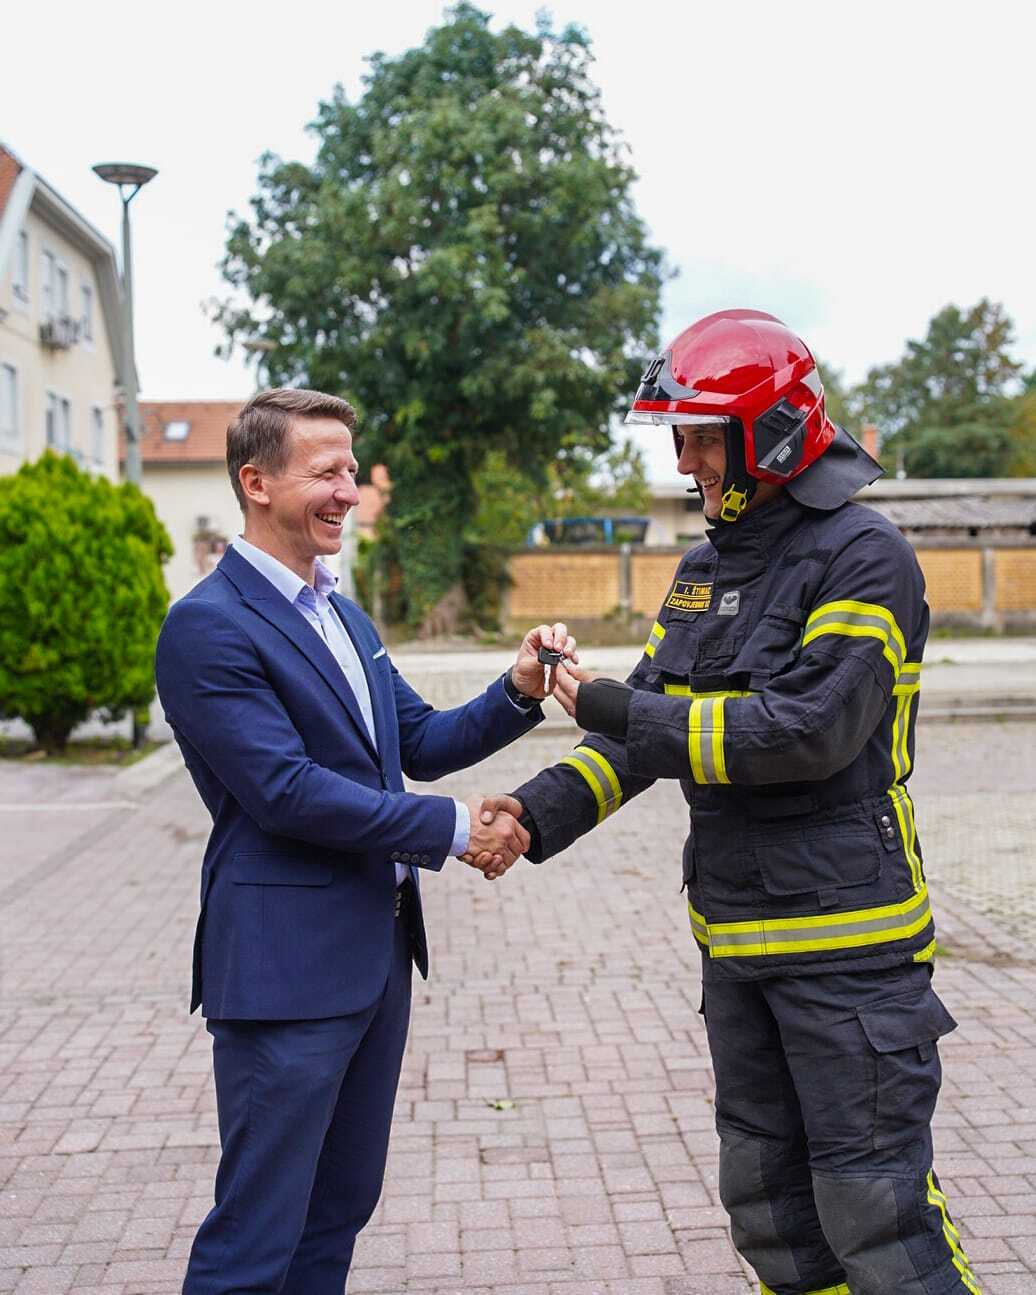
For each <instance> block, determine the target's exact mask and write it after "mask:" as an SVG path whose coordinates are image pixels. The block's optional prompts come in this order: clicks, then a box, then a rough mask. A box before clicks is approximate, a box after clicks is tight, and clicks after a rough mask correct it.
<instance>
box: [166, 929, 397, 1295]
mask: <svg viewBox="0 0 1036 1295" xmlns="http://www.w3.org/2000/svg"><path fill="white" fill-rule="evenodd" d="M393 938H394V945H395V947H394V956H393V959H392V965H391V970H390V973H389V977H388V980H387V982H386V984H385V988H384V990H383V992H382V994H381V996H380V998H379V999H378V1000H377V1001H376V1002H374V1003H373V1004H372V1005H371V1006H370V1007H369V1008H366V1009H365V1010H364V1011H362V1012H356V1013H354V1014H353V1015H351V1016H343V1017H331V1018H329V1019H326V1020H312V1021H226V1020H210V1021H209V1022H208V1029H209V1031H210V1033H211V1034H212V1036H213V1068H214V1072H215V1080H216V1103H217V1109H218V1115H219V1133H220V1145H221V1148H222V1154H221V1158H220V1163H219V1169H218V1171H217V1174H216V1203H215V1206H214V1208H213V1209H212V1210H211V1212H210V1213H209V1214H208V1216H207V1217H206V1218H205V1220H204V1222H203V1223H202V1225H201V1227H200V1229H199V1231H198V1235H197V1237H196V1238H195V1241H194V1245H193V1248H192V1250H191V1256H190V1260H189V1263H188V1268H187V1276H186V1279H185V1281H184V1286H183V1295H260V1292H261V1293H262V1295H267V1292H270V1293H272V1292H279V1293H280V1295H342V1292H343V1291H344V1290H345V1282H346V1277H347V1275H348V1272H349V1264H350V1262H351V1260H352V1254H353V1245H354V1243H355V1241H356V1236H357V1233H358V1232H359V1231H360V1229H361V1228H362V1227H363V1226H364V1224H365V1223H366V1222H367V1220H368V1219H369V1218H370V1216H371V1214H372V1213H373V1211H374V1207H375V1206H376V1205H377V1203H378V1197H379V1196H380V1194H381V1187H382V1181H383V1179H384V1172H385V1159H386V1156H387V1153H388V1141H389V1128H390V1125H391V1121H392V1108H393V1105H394V1103H395V1098H396V1088H397V1085H398V1081H399V1070H400V1066H401V1064H402V1058H403V1050H404V1047H405V1045H406V1036H407V1029H408V1027H409V1022H410V980H411V966H412V959H411V932H410V922H409V920H408V915H407V912H406V907H405V906H404V911H403V912H402V913H401V914H400V915H399V916H398V917H397V919H396V922H395V925H394V935H393Z"/></svg>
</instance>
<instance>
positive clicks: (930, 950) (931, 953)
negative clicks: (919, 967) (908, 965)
mask: <svg viewBox="0 0 1036 1295" xmlns="http://www.w3.org/2000/svg"><path fill="white" fill-rule="evenodd" d="M937 947H938V941H937V940H929V941H928V943H927V944H926V945H925V946H924V948H923V949H918V951H917V952H916V953H915V954H914V961H915V962H931V960H932V959H933V958H934V957H935V950H936V949H937Z"/></svg>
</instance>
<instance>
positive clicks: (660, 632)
mask: <svg viewBox="0 0 1036 1295" xmlns="http://www.w3.org/2000/svg"><path fill="white" fill-rule="evenodd" d="M664 638H665V626H664V625H660V624H659V623H658V621H655V623H654V625H652V626H651V633H650V634H649V635H648V639H647V642H646V643H645V644H644V651H645V653H646V654H647V655H648V656H654V655H655V648H657V647H658V645H659V643H661V642H662V640H663V639H664Z"/></svg>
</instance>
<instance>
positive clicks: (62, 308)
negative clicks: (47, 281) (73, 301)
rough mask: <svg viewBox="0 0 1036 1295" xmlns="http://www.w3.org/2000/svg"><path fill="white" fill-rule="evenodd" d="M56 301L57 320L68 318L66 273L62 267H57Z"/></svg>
mask: <svg viewBox="0 0 1036 1295" xmlns="http://www.w3.org/2000/svg"><path fill="white" fill-rule="evenodd" d="M56 282H57V301H56V302H55V303H54V305H55V313H56V314H57V316H58V318H59V319H67V318H68V271H67V270H66V269H65V267H64V266H63V265H59V266H58V267H57V280H56Z"/></svg>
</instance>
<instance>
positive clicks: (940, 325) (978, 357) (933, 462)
mask: <svg viewBox="0 0 1036 1295" xmlns="http://www.w3.org/2000/svg"><path fill="white" fill-rule="evenodd" d="M1012 330H1013V325H1012V323H1011V320H1010V318H1009V317H1008V315H1007V314H1006V312H1005V311H1004V308H1003V306H1001V305H1000V304H998V303H997V302H991V301H989V300H988V299H987V298H985V297H983V299H982V300H981V301H980V302H978V303H977V305H975V306H972V307H971V309H970V310H966V311H962V310H961V309H959V307H957V306H946V307H944V309H942V310H941V311H940V312H939V313H938V314H937V315H936V316H935V317H934V318H933V319H932V320H931V322H930V323H929V325H928V332H927V334H926V335H925V337H924V339H923V340H922V341H916V340H911V341H909V342H907V347H906V351H905V353H904V355H903V356H902V358H901V359H899V360H897V361H896V362H895V363H894V364H884V365H879V366H877V367H875V368H872V369H871V370H870V371H869V373H868V374H867V377H866V379H865V380H864V382H863V383H862V384H861V385H860V386H859V387H858V388H857V389H856V391H855V392H854V393H853V398H852V405H853V408H854V412H855V413H856V415H857V416H858V417H859V418H860V419H861V421H866V422H874V423H876V424H877V425H878V427H879V428H880V429H881V432H882V453H883V457H886V458H892V459H895V460H897V461H902V463H903V465H904V467H905V468H906V471H907V472H908V473H909V474H910V475H911V476H936V477H981V476H1000V475H1003V474H1004V473H1005V472H1006V471H1007V470H1008V466H1009V463H1010V459H1011V444H1010V436H1009V434H1008V428H1009V426H1010V423H1011V419H1012V409H1013V401H1012V399H1011V393H1012V388H1013V387H1015V386H1016V385H1017V380H1018V375H1019V373H1020V371H1021V365H1020V364H1018V363H1017V362H1016V361H1015V360H1013V359H1012V358H1011V356H1010V353H1009V351H1010V346H1011V344H1012V342H1013V332H1012Z"/></svg>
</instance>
